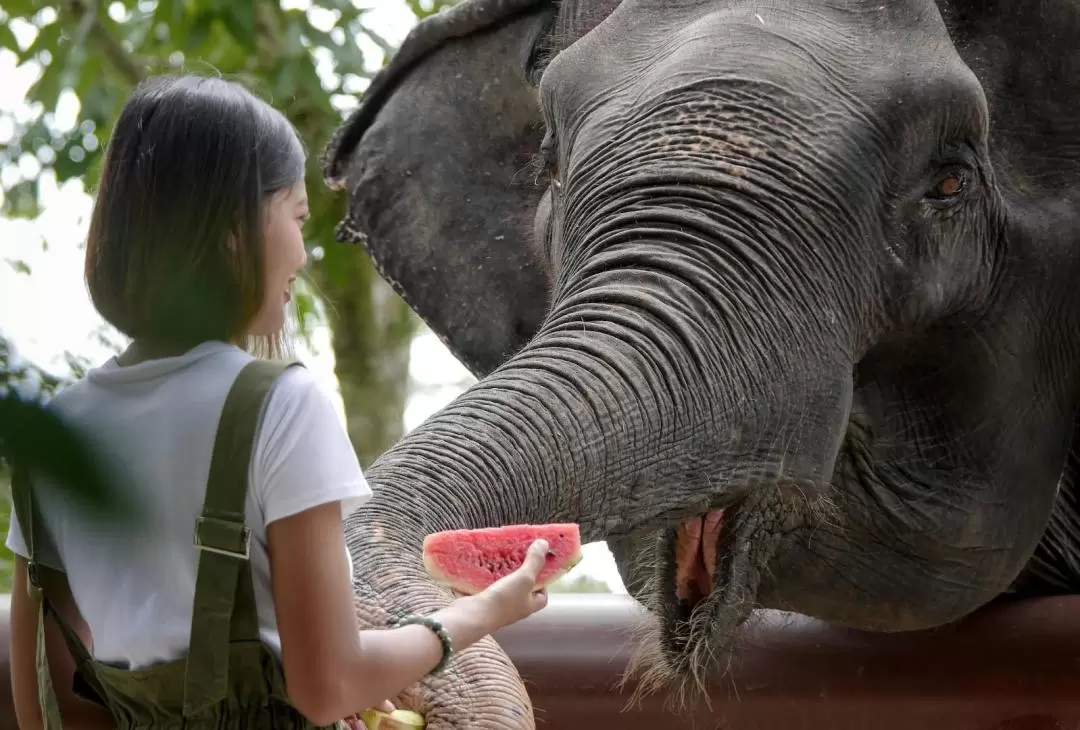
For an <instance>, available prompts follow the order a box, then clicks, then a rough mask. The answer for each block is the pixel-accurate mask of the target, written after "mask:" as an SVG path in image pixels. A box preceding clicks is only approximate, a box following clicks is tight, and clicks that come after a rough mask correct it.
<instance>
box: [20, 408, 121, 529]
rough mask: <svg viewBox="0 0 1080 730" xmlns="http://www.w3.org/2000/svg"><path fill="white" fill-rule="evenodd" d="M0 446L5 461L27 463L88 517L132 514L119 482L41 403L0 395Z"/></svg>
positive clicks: (78, 436) (83, 440)
mask: <svg viewBox="0 0 1080 730" xmlns="http://www.w3.org/2000/svg"><path fill="white" fill-rule="evenodd" d="M0 447H2V453H3V455H4V457H5V459H6V460H7V461H8V463H12V462H19V463H22V464H26V466H27V467H29V468H30V469H31V470H33V471H36V472H39V473H41V474H43V475H45V476H46V477H47V478H48V479H49V481H48V483H49V484H50V485H55V487H56V488H57V489H59V490H60V491H61V492H62V494H63V495H64V496H65V497H66V498H67V499H69V500H71V501H72V502H75V503H76V504H77V505H78V506H79V507H80V508H82V509H83V510H85V512H86V513H88V514H89V515H90V516H92V517H97V518H102V517H108V518H115V517H132V516H134V514H135V512H134V509H133V505H132V504H131V502H130V501H129V500H124V499H122V498H121V495H122V491H121V490H119V489H118V488H117V487H116V486H115V485H116V484H120V483H123V482H122V480H121V479H120V475H119V474H116V473H115V471H114V470H108V469H106V468H105V466H104V464H103V463H102V461H101V460H100V459H99V458H98V457H97V455H96V454H95V453H94V450H93V449H92V448H91V446H90V444H89V441H88V440H87V439H86V438H85V437H84V436H83V435H82V434H79V433H78V432H76V431H75V430H74V429H73V428H72V427H71V426H70V425H69V424H68V423H66V422H65V421H64V420H62V419H61V418H60V417H59V416H58V415H57V414H56V413H54V412H52V411H51V410H49V409H48V408H46V407H45V405H44V404H42V403H39V402H36V401H32V400H24V399H23V398H21V397H19V396H17V395H15V394H14V393H11V392H9V393H8V394H7V395H6V396H5V397H2V398H0Z"/></svg>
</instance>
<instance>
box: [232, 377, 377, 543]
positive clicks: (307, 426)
mask: <svg viewBox="0 0 1080 730" xmlns="http://www.w3.org/2000/svg"><path fill="white" fill-rule="evenodd" d="M251 468H252V475H251V477H252V479H251V484H252V488H253V489H254V491H255V494H256V499H257V500H258V503H259V505H260V506H261V507H262V511H263V516H264V518H265V523H266V524H267V525H269V524H270V523H271V522H274V521H276V520H280V519H282V518H285V517H289V516H292V515H295V514H298V513H300V512H303V511H304V510H308V509H311V508H312V507H317V506H319V505H322V504H326V503H328V502H341V503H342V505H341V506H342V513H343V515H345V514H348V513H349V512H352V511H353V510H354V509H356V508H357V507H359V506H360V505H361V504H363V503H364V502H366V501H367V500H368V498H369V497H370V496H371V489H370V487H368V484H367V480H366V479H365V478H364V474H363V472H362V471H361V469H360V461H359V459H357V456H356V452H355V451H354V450H353V447H352V442H350V441H349V437H348V434H347V433H346V431H345V426H344V424H343V423H342V420H341V417H340V416H339V415H338V412H337V410H336V409H335V408H334V404H333V401H332V400H331V399H330V396H329V394H328V393H327V392H326V391H325V390H324V388H323V387H322V386H320V385H319V383H318V382H317V381H316V380H315V377H314V375H313V374H312V373H311V371H310V370H308V369H307V368H304V367H294V368H290V369H289V370H287V371H286V372H285V373H283V374H282V375H281V377H280V378H279V379H278V381H277V382H276V383H275V384H274V386H273V387H272V388H271V390H270V393H269V395H268V396H267V399H266V405H265V407H264V412H263V416H262V419H261V422H260V425H259V430H258V433H257V434H256V442H255V446H254V452H253V454H252V465H251Z"/></svg>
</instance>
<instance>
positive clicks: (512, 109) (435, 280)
mask: <svg viewBox="0 0 1080 730" xmlns="http://www.w3.org/2000/svg"><path fill="white" fill-rule="evenodd" d="M554 15H555V7H554V5H553V4H552V2H550V1H549V2H544V1H542V0H474V1H471V2H463V3H461V4H459V5H456V6H454V7H452V8H450V9H448V10H445V11H443V12H441V13H439V14H437V15H434V16H431V17H429V18H427V19H425V20H424V21H422V22H420V23H418V24H417V25H416V27H415V28H414V29H413V30H412V32H411V33H410V34H409V35H408V37H407V38H406V39H405V41H404V42H403V44H402V45H401V47H400V49H399V50H398V52H397V53H396V55H395V56H394V58H393V59H392V60H391V61H390V63H388V64H387V66H386V67H385V68H384V69H383V70H382V71H381V72H380V73H379V74H378V75H377V76H376V77H375V78H374V79H373V81H372V83H371V85H370V87H369V88H368V90H367V92H366V93H365V95H364V98H363V100H362V102H361V104H360V106H359V107H358V108H357V109H356V110H355V111H354V112H353V113H352V114H351V115H350V117H349V118H348V119H347V120H346V121H345V122H344V124H343V125H342V126H341V127H340V128H339V129H338V130H337V131H336V132H335V134H334V136H333V138H332V139H331V141H330V144H329V145H328V147H327V150H326V152H325V153H324V156H323V159H322V165H323V174H324V177H325V180H326V182H327V183H328V184H329V185H330V186H331V187H333V188H335V189H345V190H347V195H348V202H347V213H346V217H345V218H344V220H343V221H342V222H341V223H340V225H339V226H338V229H337V237H338V239H339V240H343V241H349V242H353V243H360V244H363V245H364V246H365V248H366V250H367V252H368V254H369V255H370V256H371V258H372V260H373V261H374V263H375V266H376V268H377V269H378V271H379V273H380V274H381V275H382V277H383V278H384V279H386V280H387V281H388V282H389V283H390V285H391V286H393V287H394V289H395V290H396V291H397V293H398V294H399V295H400V296H401V297H402V298H403V299H404V300H405V301H406V302H407V303H408V304H409V306H410V307H412V308H413V310H414V311H415V312H416V313H417V314H418V315H420V317H421V318H423V319H424V320H425V321H426V322H427V324H428V326H430V327H431V329H432V330H433V331H434V332H435V333H436V334H437V335H438V336H439V337H440V339H442V341H443V342H444V343H446V345H447V346H448V347H449V348H450V350H451V351H452V352H453V354H454V355H455V356H456V357H457V358H458V359H459V360H461V361H462V363H463V364H464V365H465V366H466V367H467V368H469V370H471V371H472V372H473V373H474V374H475V375H477V376H478V377H480V376H483V375H485V374H487V373H488V372H490V371H491V370H493V369H494V368H496V367H498V366H499V365H500V364H501V363H503V362H505V361H506V359H507V358H509V357H510V356H511V355H513V354H514V353H515V352H517V351H518V350H519V349H520V348H521V347H522V346H523V345H525V344H526V343H527V342H528V341H529V340H530V339H531V337H532V336H533V335H534V334H535V332H536V331H537V329H538V328H539V326H540V324H541V322H542V320H543V318H544V316H545V314H546V312H547V307H548V297H549V285H548V281H549V279H548V273H547V264H546V262H545V261H544V260H543V259H542V258H541V256H540V254H539V251H538V249H537V248H536V247H535V246H534V245H533V240H532V239H533V233H532V229H533V222H534V216H535V211H536V208H537V205H538V203H539V201H540V199H541V197H542V195H543V193H544V191H545V189H546V181H545V183H544V184H543V185H541V184H539V183H538V182H537V177H538V175H537V170H536V169H534V166H533V164H532V161H533V159H534V158H535V155H536V153H537V152H538V151H539V148H540V143H541V142H542V139H543V134H544V128H543V124H542V121H541V117H540V112H539V106H538V97H537V94H536V88H535V81H536V73H535V69H536V66H537V61H538V58H539V57H541V55H542V54H543V52H544V50H545V39H546V38H547V37H548V36H549V34H550V29H551V27H552V24H553V20H554Z"/></svg>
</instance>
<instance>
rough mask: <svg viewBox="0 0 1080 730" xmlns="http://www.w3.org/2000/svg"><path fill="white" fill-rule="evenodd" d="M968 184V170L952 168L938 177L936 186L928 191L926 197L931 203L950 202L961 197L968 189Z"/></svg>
mask: <svg viewBox="0 0 1080 730" xmlns="http://www.w3.org/2000/svg"><path fill="white" fill-rule="evenodd" d="M967 185H968V176H967V172H965V171H964V170H961V169H958V168H952V169H949V170H947V171H946V172H945V173H944V174H942V175H941V177H939V178H938V180H937V182H936V183H934V187H932V188H931V189H930V190H928V191H927V192H926V198H925V199H926V201H927V202H930V203H938V204H941V203H950V202H952V201H954V200H956V199H957V198H959V197H960V195H961V194H962V193H963V192H964V191H965V190H966V189H967Z"/></svg>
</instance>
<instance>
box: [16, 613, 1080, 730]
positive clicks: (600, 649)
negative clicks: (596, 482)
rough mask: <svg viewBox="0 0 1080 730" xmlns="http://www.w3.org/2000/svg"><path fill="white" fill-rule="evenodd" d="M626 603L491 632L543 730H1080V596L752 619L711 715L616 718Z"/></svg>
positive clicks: (705, 711) (652, 712) (653, 706)
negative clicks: (897, 629) (951, 615)
mask: <svg viewBox="0 0 1080 730" xmlns="http://www.w3.org/2000/svg"><path fill="white" fill-rule="evenodd" d="M637 610H638V609H637V607H636V606H635V604H634V603H633V602H632V601H631V600H630V599H628V598H627V597H625V596H617V595H553V596H552V599H551V602H550V604H549V606H548V608H547V609H546V610H544V611H542V612H541V613H539V614H537V615H535V616H533V617H532V618H530V619H528V620H526V621H524V622H522V623H520V624H518V625H516V626H512V627H510V628H508V629H506V630H503V631H501V632H499V633H498V634H497V635H496V637H497V638H498V640H499V642H500V643H501V644H502V646H503V648H505V649H506V651H507V652H508V653H509V655H510V657H511V659H513V661H514V663H515V664H516V665H517V667H518V669H519V670H520V671H521V674H522V676H523V677H524V679H525V682H526V686H527V687H528V688H529V692H530V694H531V696H532V698H533V703H534V705H535V706H536V719H537V728H539V729H540V730H545V729H547V728H551V729H552V730H555V729H557V730H578V729H579V728H580V729H581V730H585V729H586V728H588V729H589V730H594V729H600V730H635V729H636V728H643V729H644V728H650V729H651V730H676V729H681V728H701V729H702V730H721V729H722V730H811V729H816V728H822V729H823V730H825V729H827V730H1080V596H1077V597H1069V598H1060V599H1058V598H1055V599H1040V600H1032V601H1025V602H1021V603H1014V604H1009V605H998V606H993V607H990V608H988V609H985V610H983V611H981V612H979V613H977V614H976V615H974V616H972V617H971V618H969V619H967V620H965V621H963V622H961V623H959V624H957V625H954V626H949V627H945V628H941V629H936V630H933V631H926V632H919V633H913V634H892V635H884V634H864V633H860V632H856V631H846V630H842V629H836V628H832V627H829V626H826V625H824V624H822V623H820V622H817V621H812V620H809V619H806V618H802V617H798V616H792V615H789V614H779V613H774V612H762V613H761V614H759V615H758V617H757V618H756V619H755V621H753V622H752V625H750V626H749V627H748V628H747V630H746V632H745V635H744V636H742V637H741V638H740V640H739V646H740V649H739V651H738V653H737V655H736V658H735V659H734V660H733V662H732V663H731V666H730V671H729V672H728V673H727V674H726V675H725V676H718V677H717V678H716V680H715V681H714V682H713V684H712V686H711V688H710V689H711V696H712V697H711V699H712V707H711V709H710V708H707V707H704V706H702V707H699V708H698V709H696V710H695V711H693V712H692V713H691V714H689V715H673V714H669V713H667V712H665V710H664V707H663V704H662V698H653V699H650V700H646V701H645V702H644V703H643V704H641V705H640V706H636V707H633V708H631V709H628V710H625V711H624V708H625V705H626V703H627V701H628V699H629V694H628V693H626V692H623V693H620V692H619V691H617V689H616V688H615V685H616V684H617V683H618V681H619V679H620V677H621V674H622V672H623V670H624V668H625V666H626V662H627V660H628V658H629V652H630V649H631V646H630V640H631V633H630V630H631V627H632V625H633V623H634V622H635V620H636V613H637ZM7 626H8V622H7V609H6V605H2V604H0V730H9V728H10V729H12V730H13V729H14V728H15V721H14V716H13V711H12V709H11V697H10V690H9V687H10V681H9V678H8V633H7Z"/></svg>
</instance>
